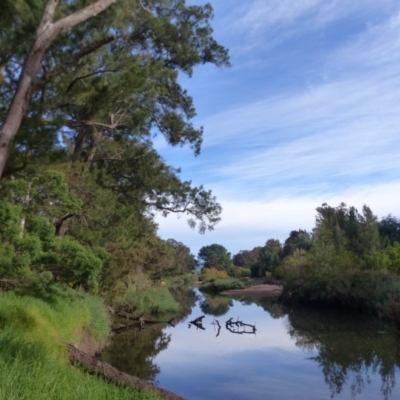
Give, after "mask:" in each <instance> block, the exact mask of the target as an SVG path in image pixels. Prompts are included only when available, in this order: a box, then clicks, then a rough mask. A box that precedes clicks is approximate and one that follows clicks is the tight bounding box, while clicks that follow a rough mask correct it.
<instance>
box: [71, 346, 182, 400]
mask: <svg viewBox="0 0 400 400" xmlns="http://www.w3.org/2000/svg"><path fill="white" fill-rule="evenodd" d="M67 349H68V352H69V358H70V361H71V363H72V364H76V363H78V364H80V365H82V366H84V367H85V368H87V369H88V370H89V371H90V372H92V373H95V374H97V375H99V376H101V377H103V378H105V379H108V380H111V381H113V382H115V383H116V384H119V385H121V384H122V385H124V386H128V387H130V388H133V389H136V390H141V391H150V392H153V393H155V394H156V395H158V396H160V397H162V398H163V399H166V400H185V398H184V397H182V396H179V395H177V394H175V393H172V392H169V391H168V390H165V389H161V388H158V387H157V386H154V385H152V384H151V383H148V382H146V381H144V380H143V379H140V378H137V377H136V376H133V375H129V374H126V373H125V372H122V371H120V370H118V369H117V368H114V367H113V366H112V365H110V364H108V363H106V362H104V361H101V360H99V359H97V358H95V357H92V356H90V355H89V354H87V353H84V352H83V351H81V350H79V349H78V348H76V347H75V346H74V345H72V344H70V343H67Z"/></svg>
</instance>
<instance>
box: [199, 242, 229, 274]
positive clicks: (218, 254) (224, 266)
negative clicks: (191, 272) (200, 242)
mask: <svg viewBox="0 0 400 400" xmlns="http://www.w3.org/2000/svg"><path fill="white" fill-rule="evenodd" d="M197 259H198V263H199V265H201V266H202V268H215V269H219V270H225V271H227V270H228V269H229V267H230V266H231V254H230V253H229V252H228V250H227V249H226V248H225V247H224V246H222V245H220V244H211V245H209V246H203V247H202V248H201V249H200V250H199V254H198V256H197Z"/></svg>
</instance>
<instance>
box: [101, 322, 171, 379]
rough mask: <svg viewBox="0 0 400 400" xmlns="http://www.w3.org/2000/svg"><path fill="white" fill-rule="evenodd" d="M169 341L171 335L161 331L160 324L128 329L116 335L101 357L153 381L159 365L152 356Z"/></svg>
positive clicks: (158, 371)
mask: <svg viewBox="0 0 400 400" xmlns="http://www.w3.org/2000/svg"><path fill="white" fill-rule="evenodd" d="M170 341H171V335H170V334H166V333H165V332H163V327H162V326H160V325H153V326H149V327H146V329H144V330H136V331H135V330H130V331H126V332H122V333H121V334H119V335H117V336H116V337H115V338H114V340H113V341H112V343H111V345H110V346H109V347H108V348H107V350H106V351H105V352H104V353H103V355H102V358H103V359H104V361H107V362H108V363H110V364H112V365H113V366H114V367H116V368H118V369H120V370H122V371H125V372H127V373H129V374H131V375H135V376H139V377H143V378H145V379H146V380H148V381H149V382H155V379H156V377H157V375H158V374H159V373H160V367H159V366H158V365H157V364H156V363H154V357H155V356H156V355H157V354H158V353H159V352H160V351H162V350H165V349H166V348H167V347H168V345H169V343H170Z"/></svg>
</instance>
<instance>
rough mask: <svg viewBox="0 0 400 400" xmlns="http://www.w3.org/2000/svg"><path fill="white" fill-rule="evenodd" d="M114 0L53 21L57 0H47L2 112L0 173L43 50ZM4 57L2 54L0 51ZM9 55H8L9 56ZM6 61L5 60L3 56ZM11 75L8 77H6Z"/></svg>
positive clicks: (98, 2) (104, 1) (18, 125)
mask: <svg viewBox="0 0 400 400" xmlns="http://www.w3.org/2000/svg"><path fill="white" fill-rule="evenodd" d="M115 2H116V0H98V1H96V2H95V3H93V4H90V5H89V6H87V7H84V8H82V9H81V10H78V11H76V12H74V13H72V14H70V15H68V16H66V17H64V18H62V19H59V20H58V21H54V16H55V12H56V8H57V5H58V0H48V2H47V4H46V7H45V10H44V13H43V16H42V19H41V21H40V22H39V25H38V28H37V31H36V35H35V38H34V41H33V43H32V46H31V48H30V50H29V53H28V54H27V56H26V58H25V60H24V64H23V67H22V70H21V73H20V77H19V80H18V86H17V88H16V90H15V92H14V95H13V97H12V101H11V103H10V105H9V107H8V110H7V112H6V115H5V118H4V121H3V123H2V126H1V131H0V177H1V176H2V174H3V170H4V167H5V164H6V161H7V157H8V153H9V152H10V148H11V143H12V141H13V139H14V137H15V135H16V134H17V132H18V129H19V127H20V125H21V122H22V118H23V116H24V114H25V113H26V111H27V109H28V106H29V103H30V101H31V99H32V95H33V92H34V90H33V87H34V83H35V78H36V76H37V74H38V72H39V71H40V69H41V67H42V65H41V61H42V58H43V55H44V52H45V51H46V50H47V49H48V48H49V47H50V46H51V44H52V43H53V42H54V40H55V39H56V38H57V37H58V36H59V35H61V34H63V33H65V32H67V31H69V30H70V29H72V28H73V27H74V26H76V25H78V24H81V23H83V22H84V21H86V20H87V19H88V18H92V17H94V16H96V15H97V14H99V13H101V12H103V11H104V10H106V9H107V8H108V7H110V6H111V5H112V4H113V3H115ZM2 56H3V57H4V55H2ZM9 57H10V56H9ZM7 61H9V60H7ZM10 79H11V78H10Z"/></svg>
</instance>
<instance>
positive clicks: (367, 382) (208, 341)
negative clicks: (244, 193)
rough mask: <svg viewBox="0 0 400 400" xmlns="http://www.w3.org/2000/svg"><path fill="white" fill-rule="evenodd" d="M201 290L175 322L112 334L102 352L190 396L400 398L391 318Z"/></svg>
mask: <svg viewBox="0 0 400 400" xmlns="http://www.w3.org/2000/svg"><path fill="white" fill-rule="evenodd" d="M195 294H196V296H195V295H194V294H193V292H192V295H191V296H189V297H188V298H190V299H191V300H190V303H191V310H190V312H189V314H187V316H185V317H182V318H181V320H180V321H179V322H177V323H176V325H175V326H174V327H173V326H170V325H168V324H157V325H152V326H150V325H149V326H146V328H145V329H144V330H142V331H139V330H133V331H127V332H123V333H121V334H118V335H115V336H114V338H113V341H112V343H111V344H110V346H109V348H108V350H107V351H106V352H105V353H104V354H103V358H104V359H105V360H106V361H108V362H109V363H111V364H113V365H114V366H116V367H117V368H119V369H121V370H123V371H125V372H127V373H130V374H132V375H136V376H139V377H141V378H143V379H146V380H148V381H149V382H152V383H155V384H156V385H158V386H160V387H162V388H165V389H168V390H170V391H172V392H175V393H178V394H180V395H181V396H183V397H186V398H187V399H190V400H205V399H210V400H213V399H215V400H217V399H218V400H224V399H229V400H239V399H251V400H258V399H259V400H261V399H262V400H264V399H271V400H281V399H282V400H289V399H307V400H317V399H331V398H333V399H337V400H347V399H360V400H369V399H371V400H380V399H382V400H389V399H393V400H394V399H399V398H400V386H399V385H398V384H397V383H399V382H400V340H399V339H400V334H399V332H398V330H396V329H395V328H394V327H393V326H392V325H391V324H390V323H389V322H387V321H382V320H377V319H375V318H373V317H371V316H366V315H363V314H361V313H360V312H348V311H344V310H333V309H329V308H316V307H304V306H302V307H293V306H289V307H288V306H283V305H282V304H281V303H279V302H277V301H274V300H271V299H259V298H258V299H257V298H255V299H249V298H247V299H242V300H238V299H237V300H234V299H230V298H228V297H218V296H217V297H211V296H204V295H202V294H201V293H200V292H198V291H197V290H196V291H195ZM202 315H204V318H203V319H202V320H201V324H197V325H194V324H190V323H189V321H193V320H194V319H195V318H197V317H199V316H202ZM227 321H230V322H231V323H230V324H229V323H228V325H227V324H226V322H227ZM238 321H239V322H242V323H243V324H247V325H241V324H240V323H239V322H238ZM237 322H238V323H237ZM218 324H219V325H220V328H219V326H218ZM252 326H254V327H255V329H253V327H252Z"/></svg>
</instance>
